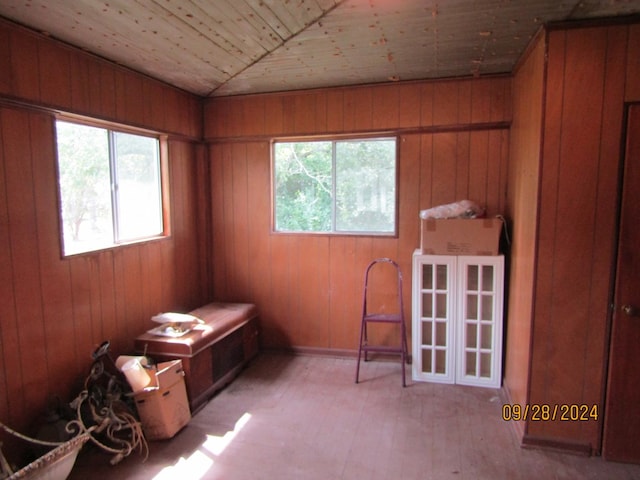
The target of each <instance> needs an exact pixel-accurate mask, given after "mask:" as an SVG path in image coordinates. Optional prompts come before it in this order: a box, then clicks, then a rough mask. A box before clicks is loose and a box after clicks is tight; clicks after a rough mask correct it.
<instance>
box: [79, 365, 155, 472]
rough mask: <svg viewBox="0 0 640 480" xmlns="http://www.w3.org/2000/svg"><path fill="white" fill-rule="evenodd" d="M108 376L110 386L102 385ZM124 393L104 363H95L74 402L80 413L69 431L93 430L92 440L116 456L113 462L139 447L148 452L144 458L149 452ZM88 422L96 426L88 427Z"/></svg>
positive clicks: (115, 462)
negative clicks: (103, 379) (102, 379)
mask: <svg viewBox="0 0 640 480" xmlns="http://www.w3.org/2000/svg"><path fill="white" fill-rule="evenodd" d="M104 376H106V377H107V379H108V380H107V385H106V387H101V386H100V385H99V382H98V379H99V378H100V377H104ZM123 396H124V394H123V393H122V390H121V388H120V387H119V385H118V381H117V379H116V378H115V377H113V376H112V375H109V374H108V373H106V372H105V371H104V365H103V364H102V363H101V362H95V363H94V364H93V366H92V368H91V372H90V373H89V376H88V377H87V378H86V380H85V383H84V390H82V391H81V392H80V393H79V394H78V396H77V397H76V398H75V399H74V400H73V401H72V402H71V404H70V405H71V408H73V409H74V410H75V412H76V419H74V420H71V421H70V422H69V423H68V424H67V427H66V428H67V431H74V430H75V431H77V432H79V433H81V432H89V431H91V432H92V434H91V438H90V441H91V442H92V443H94V444H95V445H97V446H98V447H100V448H101V449H102V450H104V451H106V452H108V453H111V454H113V455H114V457H113V458H112V459H111V464H112V465H115V464H117V463H118V462H120V461H121V460H122V459H123V458H125V457H127V456H129V455H130V454H131V453H132V452H133V451H135V450H138V451H139V452H140V453H141V454H143V455H144V460H146V459H147V457H148V455H149V446H148V444H147V440H146V439H145V437H144V434H143V432H142V426H141V424H140V422H139V421H138V420H137V419H136V417H135V416H134V415H133V413H131V410H130V408H129V407H128V406H127V405H126V403H125V402H124V401H123V400H122V398H123ZM87 417H88V418H87ZM87 421H91V422H93V424H94V425H93V426H91V427H87V425H86V423H85V422H87ZM98 437H100V438H98Z"/></svg>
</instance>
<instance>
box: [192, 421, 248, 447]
mask: <svg viewBox="0 0 640 480" xmlns="http://www.w3.org/2000/svg"><path fill="white" fill-rule="evenodd" d="M250 418H251V414H249V413H245V414H244V415H242V416H241V417H240V419H239V420H238V421H237V422H236V424H235V425H234V427H233V430H231V431H230V432H227V433H225V434H224V435H223V436H222V437H216V436H215V435H207V439H206V440H205V442H204V443H203V444H202V446H203V447H204V448H205V449H207V450H208V451H210V452H211V453H213V454H214V455H220V454H221V453H222V452H223V451H224V449H225V448H227V446H228V445H229V444H230V443H231V442H232V441H233V439H234V438H235V437H236V435H237V434H238V432H240V430H242V428H243V427H244V426H245V425H246V424H247V422H248V421H249V419H250Z"/></svg>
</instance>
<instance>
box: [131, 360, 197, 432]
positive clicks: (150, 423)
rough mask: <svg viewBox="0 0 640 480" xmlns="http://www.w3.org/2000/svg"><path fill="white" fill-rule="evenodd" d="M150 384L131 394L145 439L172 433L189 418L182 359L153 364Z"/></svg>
mask: <svg viewBox="0 0 640 480" xmlns="http://www.w3.org/2000/svg"><path fill="white" fill-rule="evenodd" d="M157 368H158V369H157V371H155V375H151V377H152V380H151V384H150V386H148V387H146V388H145V389H144V390H143V391H142V392H139V393H136V394H135V395H134V397H133V398H134V400H135V402H136V407H137V409H138V415H139V416H140V423H142V430H143V432H144V435H145V437H146V439H147V440H161V439H166V438H171V437H173V436H174V435H175V434H176V433H178V431H179V430H180V429H181V428H182V427H184V426H185V425H186V424H187V423H189V420H190V419H191V412H190V411H189V402H188V400H187V390H186V388H185V384H184V370H183V369H182V360H172V361H170V362H163V363H159V364H158V365H157Z"/></svg>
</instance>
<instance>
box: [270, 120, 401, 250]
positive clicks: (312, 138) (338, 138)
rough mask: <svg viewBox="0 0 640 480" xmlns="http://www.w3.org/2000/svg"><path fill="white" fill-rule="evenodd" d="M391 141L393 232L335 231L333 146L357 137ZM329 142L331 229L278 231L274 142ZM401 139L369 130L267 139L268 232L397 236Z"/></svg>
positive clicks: (301, 234) (300, 234)
mask: <svg viewBox="0 0 640 480" xmlns="http://www.w3.org/2000/svg"><path fill="white" fill-rule="evenodd" d="M385 139H387V140H394V142H395V181H394V184H395V192H394V193H395V195H394V202H395V206H394V207H395V208H394V219H393V227H394V228H393V231H389V232H371V231H342V230H335V223H336V218H335V217H336V208H335V201H336V198H335V195H336V172H335V149H336V143H337V142H344V141H357V140H364V141H366V140H385ZM323 141H324V142H332V147H331V148H332V151H333V153H332V160H331V161H332V174H331V177H332V178H331V188H332V209H331V217H332V218H331V223H332V230H331V231H326V232H322V231H302V230H300V231H298V230H277V229H276V185H275V177H276V171H275V161H276V155H275V145H276V144H277V143H305V142H323ZM400 142H401V138H400V135H398V133H397V132H387V131H384V132H373V133H371V132H368V133H361V134H344V135H340V134H338V135H309V136H287V137H274V138H272V139H271V141H270V145H269V150H270V156H271V159H270V176H271V178H270V188H271V205H270V207H271V210H270V219H271V220H270V222H271V234H274V235H296V236H305V235H308V236H333V237H340V236H346V237H375V238H398V232H399V226H398V223H399V218H400V216H399V215H400V193H399V190H400Z"/></svg>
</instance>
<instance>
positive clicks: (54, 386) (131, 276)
mask: <svg viewBox="0 0 640 480" xmlns="http://www.w3.org/2000/svg"><path fill="white" fill-rule="evenodd" d="M51 108H55V109H59V110H62V111H67V112H72V113H77V114H88V115H91V116H94V117H96V118H100V119H106V120H116V121H120V122H123V123H125V124H128V125H134V126H141V127H145V128H150V129H154V130H156V131H159V132H162V133H169V134H170V138H169V142H168V154H169V165H168V170H169V186H170V210H171V236H170V237H168V238H165V239H161V240H156V241H151V242H146V243H138V244H132V245H128V246H123V247H119V248H116V249H111V250H105V251H101V252H98V253H90V254H84V255H80V256H75V257H70V258H67V259H62V258H61V253H60V252H61V249H60V231H59V216H58V198H57V197H58V195H57V178H56V159H55V141H54V117H53V113H52V111H51V110H50V109H51ZM200 110H201V103H200V99H199V98H197V97H194V96H190V95H187V94H185V93H184V92H181V91H178V90H175V89H173V88H170V87H168V86H163V85H162V84H161V83H159V82H156V81H152V80H149V79H147V78H145V77H143V76H141V75H136V74H133V73H131V72H128V71H126V70H124V69H122V68H120V67H117V66H115V65H111V64H108V63H107V62H104V61H102V60H100V59H97V58H95V57H92V56H90V55H87V54H85V53H83V52H80V51H78V50H73V49H71V48H69V47H67V46H64V45H61V44H59V43H57V42H55V41H53V40H50V39H47V38H45V37H42V36H39V35H36V34H34V33H31V32H28V31H26V30H24V29H22V28H20V27H16V26H12V25H11V24H8V23H5V22H0V363H1V365H2V366H1V368H0V420H2V421H3V422H5V423H8V424H9V425H11V426H13V427H14V428H18V429H21V430H23V431H25V430H26V429H27V428H28V427H29V426H30V424H31V422H33V421H34V420H36V417H37V416H38V415H39V414H41V413H43V412H44V408H45V406H46V405H47V402H48V401H49V400H50V399H51V397H53V396H58V397H59V398H60V399H62V400H63V401H67V400H70V399H71V398H72V396H74V395H75V394H77V393H78V392H79V390H80V388H81V385H82V381H83V380H84V378H85V376H86V374H87V373H88V369H89V367H90V364H91V353H92V352H93V351H94V350H95V348H96V347H97V346H98V345H100V343H102V341H104V340H109V341H111V345H112V353H113V355H114V357H115V356H116V355H118V354H122V353H127V352H131V351H132V348H133V338H134V337H135V336H136V335H138V334H139V333H141V332H143V331H145V330H146V329H148V328H149V327H150V321H149V318H150V317H151V316H152V315H154V314H156V313H158V312H160V311H166V310H178V311H184V310H189V309H192V308H195V307H197V306H198V305H200V304H202V303H204V302H205V301H207V300H208V299H209V298H210V291H209V285H210V279H209V275H208V273H207V268H208V265H207V260H206V259H207V258H208V255H209V249H208V248H207V245H206V243H207V236H206V235H207V232H206V231H203V228H204V227H203V225H205V222H206V220H207V217H208V215H206V214H205V213H203V210H202V207H201V205H206V203H207V202H206V199H204V198H203V192H205V191H207V190H206V185H204V184H203V183H202V182H204V181H205V180H206V177H207V174H206V172H208V166H207V164H206V157H205V155H204V153H205V150H204V147H203V146H202V145H200V144H198V143H193V142H192V138H197V137H199V135H200V133H199V132H200V128H201V115H200V114H199V113H198V112H200ZM205 211H206V210H205Z"/></svg>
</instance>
